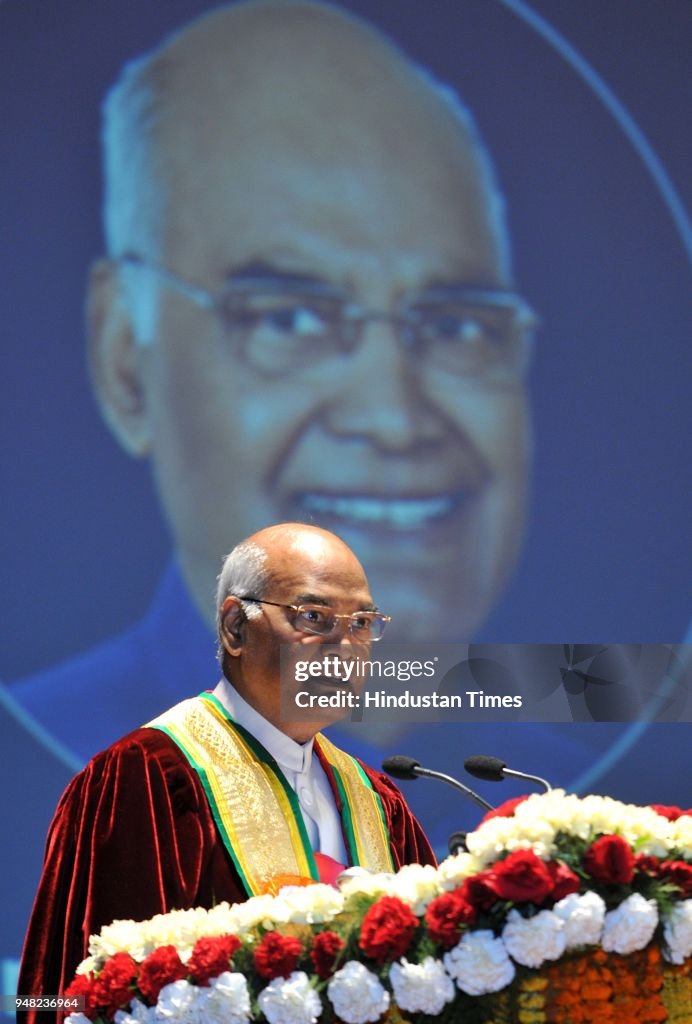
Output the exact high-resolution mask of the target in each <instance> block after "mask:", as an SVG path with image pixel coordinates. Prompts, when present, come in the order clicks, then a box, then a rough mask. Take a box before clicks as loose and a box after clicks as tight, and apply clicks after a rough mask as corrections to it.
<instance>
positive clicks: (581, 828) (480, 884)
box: [66, 790, 692, 1024]
mask: <svg viewBox="0 0 692 1024" xmlns="http://www.w3.org/2000/svg"><path fill="white" fill-rule="evenodd" d="M467 847H468V852H464V853H460V854H458V855H456V856H454V857H450V858H448V859H447V860H446V861H444V862H443V863H442V864H441V865H440V867H439V868H437V869H435V868H432V867H422V866H419V865H411V866H408V867H404V868H402V870H401V871H399V872H398V873H397V874H396V875H383V874H367V873H363V874H355V875H354V874H351V875H350V877H349V876H347V877H345V878H343V879H342V881H341V884H340V887H339V888H338V889H336V888H333V887H331V886H327V885H323V884H319V883H318V884H309V885H306V886H304V887H303V886H297V885H289V886H286V887H283V888H280V889H279V891H278V893H277V894H276V895H274V896H272V895H263V896H256V897H254V898H252V899H250V900H248V901H247V902H246V903H242V904H237V905H234V906H229V905H228V904H220V905H218V906H216V907H213V908H212V909H210V910H202V909H193V910H184V911H173V912H171V913H169V914H165V915H159V916H157V917H154V918H152V919H151V920H149V921H144V922H141V923H136V922H133V921H115V922H114V923H113V924H111V925H109V926H108V927H106V928H104V929H103V930H102V932H101V933H100V935H98V936H94V937H92V939H91V942H90V947H89V949H90V956H89V957H88V958H87V960H85V961H84V962H83V963H82V964H81V965H80V967H79V970H78V973H77V975H76V977H75V979H74V981H73V982H72V984H71V986H70V987H69V989H68V990H67V993H66V994H67V995H69V996H81V997H83V998H84V1006H85V1008H84V1011H83V1012H78V1013H71V1014H70V1015H69V1017H68V1018H67V1021H68V1024H86V1022H88V1021H94V1022H99V1024H106V1022H108V1024H110V1022H114V1024H160V1022H164V1021H167V1022H170V1024H202V1022H204V1024H250V1022H255V1021H258V1022H261V1021H267V1022H269V1024H316V1022H318V1021H319V1022H325V1024H333V1022H335V1024H367V1022H382V1024H385V1022H386V1024H399V1022H410V1024H428V1022H438V1024H445V1022H446V1024H451V1022H455V1024H459V1022H463V1024H515V1022H519V1024H539V1022H553V1021H555V1022H558V1021H559V1022H560V1024H580V1022H581V1024H587V1022H588V1024H593V1022H595V1021H598V1022H599V1024H605V1022H608V1021H612V1022H613V1024H655V1022H664V1021H667V1022H670V1024H673V1022H677V1024H685V1022H686V1024H689V1022H690V1021H692V811H688V812H683V811H681V810H679V809H678V808H665V807H660V806H654V807H634V806H629V805H625V804H622V803H619V802H617V801H615V800H611V799H609V798H604V797H595V796H591V797H586V798H583V799H580V798H578V797H575V796H570V795H566V794H565V793H564V792H562V791H560V790H553V791H552V792H550V793H546V794H541V795H532V796H530V797H526V798H521V799H519V800H514V801H509V802H508V803H507V804H504V805H503V806H502V807H501V808H499V809H498V810H497V811H495V812H492V813H491V814H489V815H487V816H486V818H485V819H484V821H483V822H482V823H481V825H480V826H479V827H478V829H477V830H476V831H475V832H473V833H470V834H469V835H468V836H467ZM280 881H281V880H277V885H280Z"/></svg>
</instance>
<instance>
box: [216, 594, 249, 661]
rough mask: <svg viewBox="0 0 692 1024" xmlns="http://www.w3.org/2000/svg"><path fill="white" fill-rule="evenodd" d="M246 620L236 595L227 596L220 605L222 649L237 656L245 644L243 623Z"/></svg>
mask: <svg viewBox="0 0 692 1024" xmlns="http://www.w3.org/2000/svg"><path fill="white" fill-rule="evenodd" d="M246 622H247V618H246V616H245V612H244V611H243V606H242V604H241V602H240V600H239V599H238V598H237V597H233V596H230V597H227V598H226V600H225V601H224V603H223V605H222V606H221V628H220V634H221V636H220V639H221V643H222V644H223V647H224V650H225V651H226V652H227V653H228V654H230V655H231V657H232V658H237V657H238V655H239V654H242V651H243V648H244V646H245V630H244V628H243V627H244V625H245V623H246Z"/></svg>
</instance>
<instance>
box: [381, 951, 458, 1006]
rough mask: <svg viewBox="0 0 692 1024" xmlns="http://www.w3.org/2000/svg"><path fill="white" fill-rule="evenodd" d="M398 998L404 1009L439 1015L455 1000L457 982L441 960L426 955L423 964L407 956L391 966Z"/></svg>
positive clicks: (390, 975) (395, 995) (390, 977)
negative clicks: (415, 962) (412, 962)
mask: <svg viewBox="0 0 692 1024" xmlns="http://www.w3.org/2000/svg"><path fill="white" fill-rule="evenodd" d="M389 980H390V981H391V983H392V989H393V991H394V999H395V1000H396V1004H397V1006H398V1007H399V1008H400V1009H401V1010H408V1011H410V1012H411V1013H427V1014H431V1015H433V1016H434V1015H436V1014H438V1013H440V1012H441V1011H442V1008H443V1006H444V1005H445V1003H451V1001H452V1000H453V999H454V994H455V989H454V983H453V981H452V979H451V978H450V977H449V975H448V974H447V973H446V971H445V969H444V966H443V965H442V963H441V961H440V960H435V959H433V957H431V956H426V958H425V960H423V962H422V963H420V964H410V963H409V962H408V960H406V958H404V959H403V960H400V961H399V963H397V964H392V966H391V967H390V969H389Z"/></svg>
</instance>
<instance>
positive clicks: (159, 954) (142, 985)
mask: <svg viewBox="0 0 692 1024" xmlns="http://www.w3.org/2000/svg"><path fill="white" fill-rule="evenodd" d="M186 974H187V968H186V966H185V964H184V963H183V962H182V960H181V959H180V957H179V956H178V950H177V949H176V948H175V946H160V947H159V948H158V949H155V950H154V952H153V953H150V954H149V956H147V957H145V958H144V960H142V964H141V967H140V968H139V977H138V978H137V987H138V988H139V990H140V992H141V993H142V995H143V996H144V997H145V999H148V1000H149V1002H150V1003H155V1002H156V1000H157V999H158V998H159V992H160V991H161V989H162V988H163V986H164V985H170V984H171V983H172V982H174V981H180V980H181V979H182V978H184V977H185V975H186Z"/></svg>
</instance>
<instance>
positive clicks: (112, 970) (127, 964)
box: [93, 953, 137, 1015]
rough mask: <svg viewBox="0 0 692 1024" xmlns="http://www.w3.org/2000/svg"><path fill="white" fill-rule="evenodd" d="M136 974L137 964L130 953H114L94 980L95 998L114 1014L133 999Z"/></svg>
mask: <svg viewBox="0 0 692 1024" xmlns="http://www.w3.org/2000/svg"><path fill="white" fill-rule="evenodd" d="M136 976H137V964H136V962H135V961H134V960H133V959H132V957H131V956H130V954H129V953H114V954H113V956H112V957H111V958H110V960H107V961H106V964H105V966H104V968H103V970H102V971H101V973H100V974H99V976H98V978H96V980H95V981H94V988H93V996H94V1000H95V1001H96V1002H97V1003H98V1005H99V1006H104V1007H106V1009H107V1010H108V1012H109V1013H110V1014H111V1015H113V1014H114V1013H115V1011H116V1010H119V1009H120V1008H121V1007H123V1006H126V1005H127V1004H128V1003H129V1002H130V1000H131V999H132V996H133V991H132V986H133V983H134V981H135V979H136Z"/></svg>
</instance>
